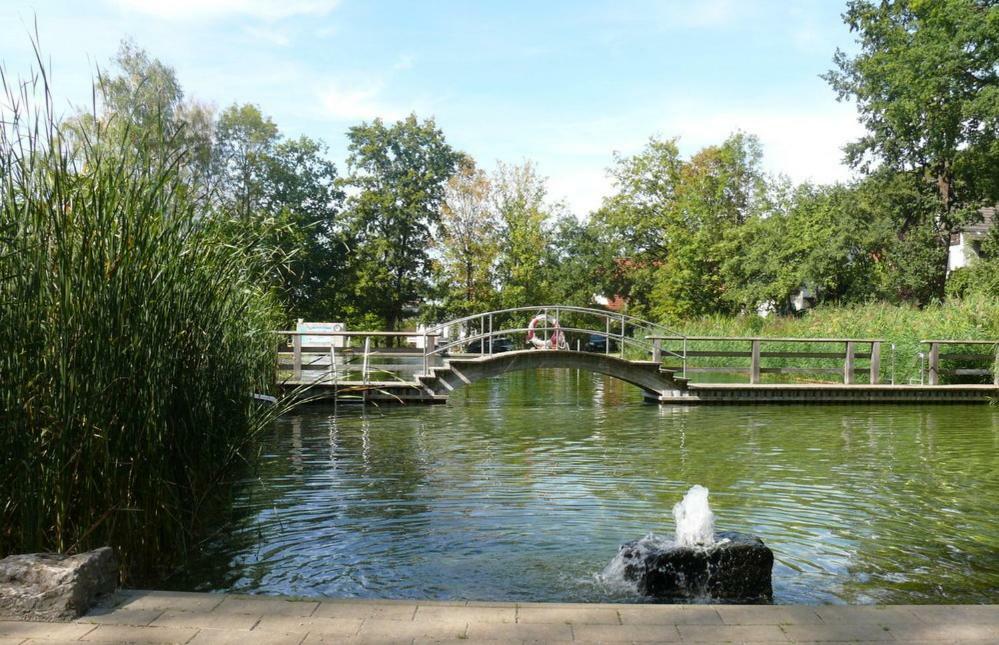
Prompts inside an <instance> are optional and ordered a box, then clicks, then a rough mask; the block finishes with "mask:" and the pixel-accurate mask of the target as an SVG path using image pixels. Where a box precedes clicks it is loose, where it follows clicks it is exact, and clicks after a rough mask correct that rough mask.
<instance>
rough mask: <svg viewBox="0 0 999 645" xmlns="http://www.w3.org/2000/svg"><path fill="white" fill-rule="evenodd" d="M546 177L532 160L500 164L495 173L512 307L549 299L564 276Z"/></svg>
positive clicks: (502, 278) (506, 292)
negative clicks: (555, 263)
mask: <svg viewBox="0 0 999 645" xmlns="http://www.w3.org/2000/svg"><path fill="white" fill-rule="evenodd" d="M547 190H548V189H547V187H546V185H545V178H544V177H542V176H540V175H539V174H538V172H537V168H536V167H535V166H534V164H533V163H531V162H529V161H528V162H524V163H523V164H520V165H507V164H504V163H499V164H497V167H496V171H495V173H494V174H493V193H492V199H493V208H495V210H496V213H497V216H498V218H499V221H500V238H501V240H502V246H501V250H500V260H499V266H498V268H497V275H498V276H499V282H500V284H501V290H500V297H501V299H502V302H503V305H504V306H506V307H519V306H525V305H532V304H544V303H545V302H547V301H548V300H549V298H550V297H551V295H552V291H553V289H552V285H553V283H554V282H555V281H556V280H557V279H558V276H557V275H556V274H555V272H554V267H552V266H551V263H550V262H549V261H548V260H549V244H550V243H551V233H550V231H549V229H548V226H549V223H550V220H551V213H550V210H551V207H550V206H549V205H548V204H547V203H546V201H545V196H546V194H547Z"/></svg>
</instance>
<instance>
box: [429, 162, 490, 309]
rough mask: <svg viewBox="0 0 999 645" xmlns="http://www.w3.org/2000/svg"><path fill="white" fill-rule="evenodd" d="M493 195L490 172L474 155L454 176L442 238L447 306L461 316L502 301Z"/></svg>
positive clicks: (443, 217) (444, 211) (440, 248)
mask: <svg viewBox="0 0 999 645" xmlns="http://www.w3.org/2000/svg"><path fill="white" fill-rule="evenodd" d="M491 198H492V184H491V182H490V181H489V177H488V176H487V175H486V173H485V172H483V171H482V170H480V169H479V168H476V166H475V164H474V162H473V161H472V160H471V159H466V160H465V161H464V162H463V163H462V164H461V165H460V167H459V169H458V172H457V173H455V174H454V175H453V176H452V177H451V179H450V180H448V183H447V188H446V193H445V199H444V204H443V207H442V209H441V222H440V227H439V234H438V235H437V239H436V243H437V247H438V253H439V255H440V257H441V264H442V269H443V271H442V276H441V278H440V279H441V282H442V283H443V285H444V297H445V302H444V306H445V309H446V311H447V312H448V313H449V315H452V316H455V317H459V316H465V315H469V314H471V313H474V312H478V311H486V310H488V309H489V308H490V307H492V306H493V305H494V304H495V303H496V284H494V280H493V276H494V272H495V270H496V266H497V263H498V262H499V253H500V246H501V241H500V222H499V220H498V218H497V216H496V212H495V211H494V210H493V208H492V199H491Z"/></svg>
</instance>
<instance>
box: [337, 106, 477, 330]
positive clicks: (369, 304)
mask: <svg viewBox="0 0 999 645" xmlns="http://www.w3.org/2000/svg"><path fill="white" fill-rule="evenodd" d="M347 138H348V141H349V143H348V150H349V153H350V154H349V157H348V159H347V166H348V169H349V172H350V175H349V177H348V178H347V184H348V185H349V186H350V187H352V188H353V189H354V190H355V191H356V193H354V194H353V195H351V197H350V199H349V209H350V211H349V217H350V222H349V227H350V234H351V237H352V241H353V244H354V247H353V250H354V254H355V256H354V261H355V262H354V268H355V275H356V278H357V282H356V284H355V294H356V296H357V298H358V301H359V304H360V309H363V310H366V311H369V312H372V313H374V314H376V315H377V316H378V317H379V318H380V322H381V323H382V324H384V325H386V327H387V328H388V329H393V330H394V329H398V326H399V324H400V323H401V322H402V320H403V319H404V318H405V316H406V313H407V310H408V309H409V308H413V307H415V306H416V305H417V304H418V303H419V301H420V300H421V298H422V297H423V296H425V295H426V294H427V293H428V291H429V289H430V285H429V284H428V278H429V277H430V275H431V262H430V255H429V252H428V251H429V249H430V248H431V240H432V236H431V233H432V230H433V227H435V226H437V225H438V223H439V222H440V214H441V207H442V205H443V203H444V198H445V187H446V185H447V181H448V180H449V179H450V178H451V176H452V175H453V174H454V173H455V172H456V170H457V168H458V165H459V163H460V162H461V160H462V159H463V155H462V154H461V153H459V152H457V151H455V150H454V149H453V148H452V147H451V146H450V145H448V143H447V142H446V141H445V139H444V134H443V133H442V132H441V131H440V130H439V129H438V128H437V125H436V123H434V121H433V119H428V120H425V121H422V122H421V121H419V120H417V118H416V115H415V114H412V115H410V116H409V117H407V118H406V119H404V120H402V121H398V122H396V123H395V124H393V125H390V126H389V125H386V124H385V123H384V122H383V121H382V120H381V119H375V120H374V121H373V122H371V123H362V124H361V125H358V126H354V127H352V128H350V130H348V132H347Z"/></svg>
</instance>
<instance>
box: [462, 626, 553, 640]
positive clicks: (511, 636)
mask: <svg viewBox="0 0 999 645" xmlns="http://www.w3.org/2000/svg"><path fill="white" fill-rule="evenodd" d="M467 638H468V640H470V641H494V640H521V641H527V640H530V641H543V642H546V641H571V640H572V627H570V626H569V625H565V624H554V623H531V624H526V623H516V624H510V623H472V624H470V625H469V626H468V634H467Z"/></svg>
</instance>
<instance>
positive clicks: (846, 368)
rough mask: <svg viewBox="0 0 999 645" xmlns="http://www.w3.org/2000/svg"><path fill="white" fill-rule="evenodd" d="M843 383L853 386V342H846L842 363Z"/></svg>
mask: <svg viewBox="0 0 999 645" xmlns="http://www.w3.org/2000/svg"><path fill="white" fill-rule="evenodd" d="M843 383H844V384H845V385H853V341H852V340H848V341H846V359H845V360H844V361H843Z"/></svg>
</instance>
